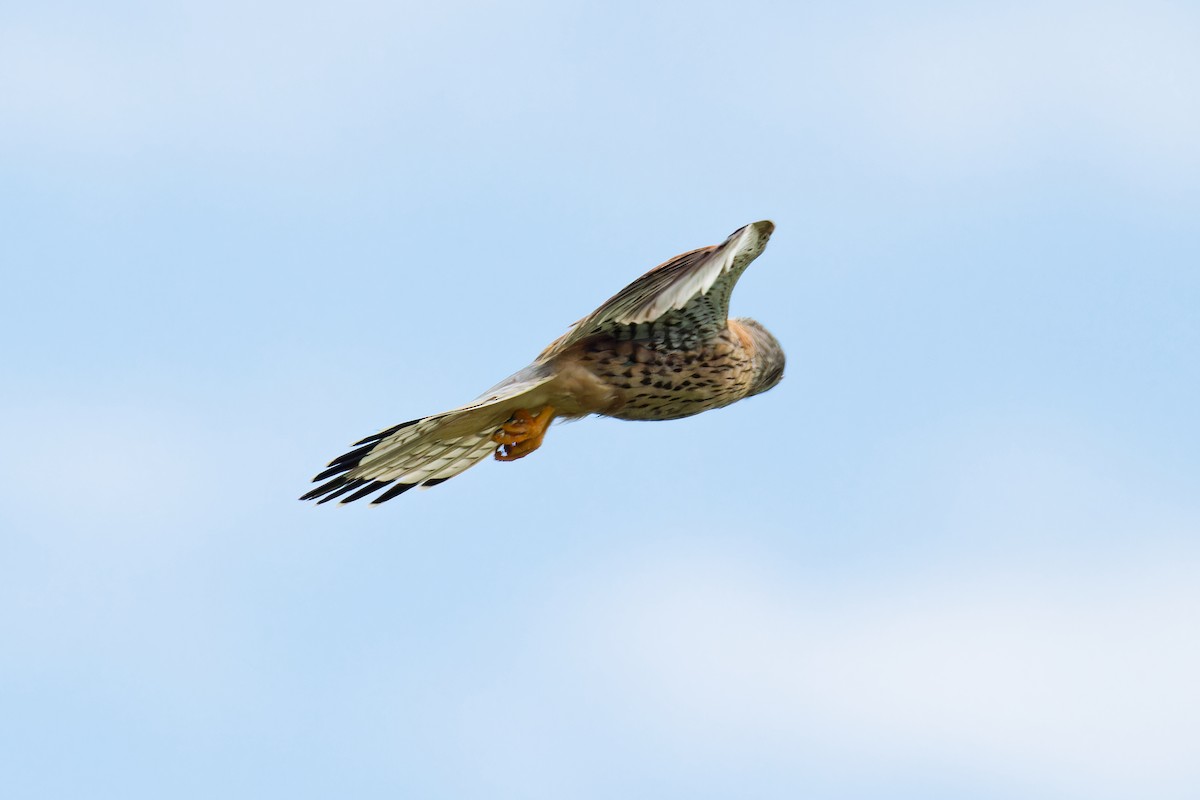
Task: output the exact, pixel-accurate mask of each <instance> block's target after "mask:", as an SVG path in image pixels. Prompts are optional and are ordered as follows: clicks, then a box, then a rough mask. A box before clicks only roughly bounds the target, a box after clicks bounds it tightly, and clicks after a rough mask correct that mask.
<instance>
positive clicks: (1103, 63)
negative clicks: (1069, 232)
mask: <svg viewBox="0 0 1200 800" xmlns="http://www.w3.org/2000/svg"><path fill="white" fill-rule="evenodd" d="M1198 36H1200V18H1198V17H1197V16H1196V14H1195V13H1192V12H1187V11H1184V10H1182V9H1180V8H1178V7H1174V6H1169V5H1164V4H1123V3H1108V4H1091V3H1088V4H1074V3H1056V4H1036V5H1031V6H1023V5H1005V6H978V5H969V6H964V7H958V8H953V9H946V8H938V9H937V10H936V11H930V12H927V13H926V15H925V16H924V18H922V17H920V16H917V15H914V16H913V17H910V18H908V19H906V20H902V21H899V22H897V24H894V25H889V26H886V27H881V29H880V31H879V32H878V33H875V34H873V35H871V36H868V37H865V38H863V39H861V40H859V41H857V42H855V43H854V48H855V52H856V53H858V54H859V55H860V56H861V58H862V59H863V61H862V64H861V90H860V91H861V96H860V98H859V99H860V102H862V104H863V107H864V108H865V109H866V110H867V113H868V114H869V116H870V117H871V120H872V124H873V125H874V126H877V129H878V130H879V131H880V134H881V138H883V139H885V140H889V141H890V142H891V144H892V146H894V147H897V148H900V149H901V151H904V150H905V149H906V148H911V150H912V152H913V153H914V154H916V155H919V156H920V157H921V158H922V160H923V161H925V162H928V163H931V164H938V163H941V164H943V166H944V165H945V164H946V163H948V164H949V165H951V166H960V165H961V164H962V163H963V162H972V163H974V164H975V165H976V167H977V168H985V167H986V166H987V164H988V163H989V159H990V160H993V161H994V160H995V159H996V158H1003V157H1006V156H1011V155H1013V153H1014V152H1020V153H1023V154H1024V155H1025V158H1024V159H1023V160H1025V161H1027V162H1030V163H1033V164H1038V163H1039V162H1040V160H1041V159H1044V158H1046V157H1047V156H1048V155H1055V156H1056V157H1057V158H1059V159H1062V158H1064V157H1066V156H1070V157H1072V158H1077V159H1078V161H1079V163H1084V164H1094V163H1095V162H1106V161H1113V162H1116V165H1117V166H1118V167H1120V168H1122V169H1124V170H1129V171H1133V172H1138V173H1141V172H1149V173H1151V176H1152V177H1159V173H1162V172H1167V173H1169V172H1170V171H1172V170H1175V169H1180V168H1187V169H1195V168H1197V167H1200V95H1197V93H1196V92H1195V91H1194V87H1195V86H1196V85H1197V83H1200V50H1198V49H1197V48H1196V47H1195V46H1194V45H1195V41H1196V40H1197V37H1198ZM1003 163H1005V164H1007V163H1008V159H1005V160H1004V162H1003Z"/></svg>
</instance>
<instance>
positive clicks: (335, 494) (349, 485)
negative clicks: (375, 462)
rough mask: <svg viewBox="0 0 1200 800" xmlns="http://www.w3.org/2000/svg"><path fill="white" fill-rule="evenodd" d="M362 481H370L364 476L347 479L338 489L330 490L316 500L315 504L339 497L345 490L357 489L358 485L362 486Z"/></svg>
mask: <svg viewBox="0 0 1200 800" xmlns="http://www.w3.org/2000/svg"><path fill="white" fill-rule="evenodd" d="M364 483H370V481H368V480H367V479H366V478H356V479H355V480H352V481H347V482H346V485H345V486H342V487H340V488H338V490H337V491H335V492H330V493H329V494H327V495H325V496H324V497H322V498H321V499H320V500H318V501H317V505H321V504H322V503H328V502H329V501H330V500H333V499H335V498H338V497H341V496H342V495H344V494H345V493H346V492H352V491H354V490H355V489H357V488H358V487H360V486H362V485H363V484H364Z"/></svg>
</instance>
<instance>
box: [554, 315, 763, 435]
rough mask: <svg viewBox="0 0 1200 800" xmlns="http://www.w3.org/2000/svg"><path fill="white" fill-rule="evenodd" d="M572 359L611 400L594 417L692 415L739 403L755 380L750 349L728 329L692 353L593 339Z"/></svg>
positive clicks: (661, 345)
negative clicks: (601, 387)
mask: <svg viewBox="0 0 1200 800" xmlns="http://www.w3.org/2000/svg"><path fill="white" fill-rule="evenodd" d="M573 355H574V356H575V362H576V363H577V364H578V367H580V368H582V369H583V370H584V371H586V372H587V373H588V374H589V375H590V376H592V378H594V380H595V381H596V382H597V383H599V384H600V385H602V386H604V387H606V388H607V390H608V392H609V393H611V395H612V397H613V398H614V402H613V403H612V404H611V406H610V407H609V408H608V409H607V410H604V411H595V412H594V413H599V414H604V415H605V416H610V417H616V418H618V419H629V420H657V419H678V418H680V417H690V416H692V415H693V414H699V413H700V412H702V411H708V410H709V409H713V408H720V407H722V406H727V405H729V404H730V403H733V402H735V401H737V400H740V399H741V398H742V397H745V396H746V394H747V392H748V391H749V388H750V385H751V383H752V381H753V364H752V362H751V358H750V355H749V352H748V348H747V347H746V346H745V344H744V343H743V342H742V341H741V339H740V337H738V336H737V335H736V334H735V333H734V332H733V331H731V330H730V329H728V328H726V329H725V330H724V331H723V332H722V333H721V334H720V335H718V336H716V337H714V338H712V339H709V340H706V341H704V342H702V343H700V344H699V345H698V346H697V347H695V348H691V349H678V348H673V347H671V346H670V345H669V344H667V343H666V342H659V341H639V340H632V341H630V340H625V341H618V340H615V339H611V338H596V339H592V340H589V341H588V342H586V343H585V344H584V346H583V347H581V348H580V349H579V350H577V351H576V353H575V354H573Z"/></svg>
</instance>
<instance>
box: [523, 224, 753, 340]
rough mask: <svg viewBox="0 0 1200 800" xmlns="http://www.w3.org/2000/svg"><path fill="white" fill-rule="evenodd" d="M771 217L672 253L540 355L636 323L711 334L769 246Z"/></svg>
mask: <svg viewBox="0 0 1200 800" xmlns="http://www.w3.org/2000/svg"><path fill="white" fill-rule="evenodd" d="M774 230H775V225H774V223H772V222H770V221H768V220H762V221H760V222H754V223H751V224H749V225H746V226H745V227H742V228H738V229H737V230H736V231H734V232H733V233H732V234H730V235H729V238H728V239H726V240H725V241H724V242H722V243H721V244H719V245H712V246H710V247H701V248H699V249H698V250H691V251H689V252H687V253H682V254H680V255H677V256H675V257H674V258H672V259H671V260H669V261H666V262H664V263H662V264H660V265H658V266H657V267H655V268H654V269H652V270H650V271H649V272H647V273H646V274H645V275H643V276H642V277H640V278H638V279H637V280H636V281H634V282H633V283H631V284H629V285H628V286H626V287H625V288H624V289H622V290H621V291H620V292H618V293H617V294H616V295H614V296H613V297H612V298H611V299H610V300H608V302H606V303H605V304H604V305H602V306H600V308H598V309H596V310H595V311H593V312H592V313H591V314H589V315H588V316H586V317H584V318H583V319H581V320H580V321H579V322H576V323H575V324H574V325H573V326H571V329H570V330H568V331H567V332H566V334H564V335H563V336H562V337H560V338H559V339H558V340H557V341H556V342H554V343H553V344H551V345H550V347H548V348H547V349H546V350H545V351H544V352H543V353H542V355H541V356H540V357H539V358H540V360H546V359H548V358H550V357H552V356H554V355H557V354H558V353H560V352H562V351H564V350H566V349H567V348H569V347H571V346H572V345H574V344H576V343H577V342H579V341H581V340H582V339H585V338H587V337H589V336H594V335H597V334H602V333H608V334H613V335H616V336H617V337H618V338H633V337H635V336H639V335H640V332H641V331H643V330H648V328H646V329H643V328H640V326H654V325H656V324H658V323H663V324H664V325H666V326H687V327H689V328H691V329H692V332H693V333H695V334H697V335H700V336H705V335H711V334H714V333H716V332H717V331H719V330H720V329H722V328H723V327H724V326H725V321H726V319H727V318H728V316H729V296H730V294H731V293H732V291H733V286H734V284H735V283H737V280H738V278H740V277H741V275H742V273H743V272H745V270H746V267H748V266H750V262H751V261H753V260H754V259H755V258H757V257H758V256H759V254H760V253H762V251H763V249H764V248H765V247H766V246H767V240H768V239H769V238H770V236H771V232H772V231H774ZM623 331H624V335H622V334H623Z"/></svg>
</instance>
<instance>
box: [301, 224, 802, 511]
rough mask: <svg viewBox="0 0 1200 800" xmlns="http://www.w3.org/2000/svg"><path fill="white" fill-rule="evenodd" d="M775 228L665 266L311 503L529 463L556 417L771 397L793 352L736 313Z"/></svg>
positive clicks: (342, 460) (400, 434)
mask: <svg viewBox="0 0 1200 800" xmlns="http://www.w3.org/2000/svg"><path fill="white" fill-rule="evenodd" d="M774 230H775V225H774V223H772V222H770V221H767V220H763V221H761V222H754V223H751V224H750V225H747V226H745V227H743V228H739V229H737V230H736V231H734V232H733V233H732V234H730V236H729V238H728V239H726V240H725V241H724V242H722V243H721V244H718V245H712V246H710V247H701V248H700V249H698V250H692V251H689V252H687V253H683V254H681V255H678V256H675V257H674V258H672V259H671V260H670V261H667V262H665V263H663V264H660V265H659V266H657V267H655V268H654V269H652V270H650V271H649V272H647V273H646V274H645V275H643V276H642V277H640V278H638V279H637V280H636V281H634V282H633V283H631V284H629V286H626V287H625V288H624V289H622V290H621V291H620V292H618V293H617V294H616V296H614V297H613V298H612V299H611V300H609V301H608V302H607V303H605V304H604V305H602V306H600V308H598V309H596V310H595V311H593V312H592V313H591V314H589V315H588V316H586V317H584V318H583V319H581V320H580V321H579V322H576V323H575V324H574V325H572V326H571V328H570V329H569V330H568V331H567V332H566V333H564V334H563V335H562V336H560V337H559V338H558V339H556V340H555V341H554V342H552V343H551V344H550V346H549V347H547V348H546V349H545V350H543V351H542V352H541V354H540V355H539V356H538V357H537V358H535V359H534V361H533V363H532V364H530V365H529V366H527V367H525V368H524V369H522V370H520V371H519V372H517V373H515V374H513V375H511V376H509V377H507V378H505V379H504V380H503V381H501V382H500V383H498V384H497V385H496V386H494V387H493V388H492V389H490V390H488V391H487V392H485V393H484V394H482V395H481V396H480V397H479V398H478V399H476V400H475V401H474V402H472V403H469V404H467V405H465V406H460V407H459V408H456V409H453V410H451V411H446V412H443V413H441V414H434V415H432V416H428V417H422V418H420V419H414V420H412V421H410V422H402V423H401V424H399V425H394V426H392V427H391V428H387V429H386V430H382V431H380V432H379V433H376V434H373V435H371V436H368V437H367V438H365V439H363V440H361V441H359V442H356V443H355V449H353V450H351V451H350V452H348V453H346V454H344V455H341V456H338V457H337V458H335V459H334V460H333V461H331V462H330V463H329V467H328V469H326V470H325V471H323V472H321V473H320V474H318V475H317V476H316V477H315V478H313V482H314V483H319V482H320V481H325V483H322V484H321V485H320V486H318V487H317V488H315V489H313V490H312V491H310V492H308V493H307V494H305V495H304V496H303V497H301V498H300V499H301V500H317V502H318V504H320V503H327V502H329V501H330V500H333V499H335V498H338V497H342V496H343V495H345V497H342V500H341V502H342V503H349V502H352V501H354V500H359V499H361V498H364V497H366V496H368V495H370V494H373V493H374V492H377V491H380V490H383V491H382V492H381V494H379V495H378V496H377V497H375V498H374V499H373V500H372V501H371V503H372V504H378V503H383V502H386V501H388V500H391V499H392V498H393V497H397V496H398V495H400V494H402V493H404V492H406V491H408V490H409V489H411V488H413V487H414V486H436V485H437V484H439V483H442V482H443V481H446V480H449V479H450V478H453V477H454V476H455V475H457V474H459V473H460V472H463V471H465V470H467V469H469V468H470V467H473V466H474V465H475V464H478V463H479V462H480V461H482V460H484V459H485V458H487V457H488V455H489V454H492V455H494V456H495V458H496V460H498V461H515V460H516V459H518V458H524V457H525V456H527V455H529V454H530V453H532V452H533V451H534V450H536V449H538V448H539V447H541V445H542V439H543V437H544V436H545V435H546V429H547V428H548V427H549V425H550V423H551V421H552V420H554V419H555V418H562V419H579V418H581V417H585V416H588V415H589V414H599V415H601V416H606V417H616V418H617V419H631V420H659V419H679V418H680V417H689V416H691V415H693V414H699V413H700V412H701V411H708V410H709V409H712V408H721V407H722V406H727V405H729V404H730V403H733V402H736V401H738V400H741V399H742V398H744V397H750V396H752V395H756V394H760V393H762V392H765V391H767V390H768V389H770V388H771V387H773V386H774V385H775V384H777V383H779V381H780V379H781V378H782V377H783V367H784V356H783V348H781V347H780V345H779V342H778V341H776V339H775V337H774V336H772V335H771V334H770V333H768V332H767V329H766V328H764V327H763V326H762V325H760V324H758V323H757V322H755V321H754V320H752V319H745V318H738V319H729V318H728V315H729V295H730V293H731V292H732V291H733V285H734V284H735V283H737V280H738V278H740V277H741V275H742V273H743V272H744V271H745V270H746V267H748V266H749V265H750V262H751V261H753V260H754V259H755V258H757V257H758V255H759V254H760V253H762V251H763V249H764V248H765V247H766V246H767V240H768V239H769V238H770V236H771V232H772V231H774ZM318 498H319V499H318Z"/></svg>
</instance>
